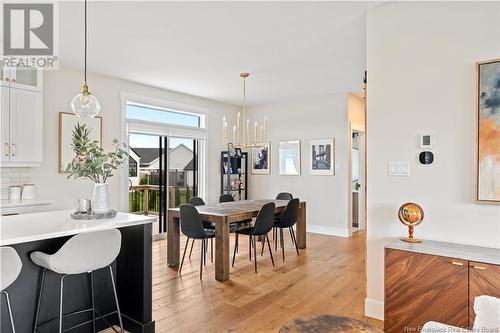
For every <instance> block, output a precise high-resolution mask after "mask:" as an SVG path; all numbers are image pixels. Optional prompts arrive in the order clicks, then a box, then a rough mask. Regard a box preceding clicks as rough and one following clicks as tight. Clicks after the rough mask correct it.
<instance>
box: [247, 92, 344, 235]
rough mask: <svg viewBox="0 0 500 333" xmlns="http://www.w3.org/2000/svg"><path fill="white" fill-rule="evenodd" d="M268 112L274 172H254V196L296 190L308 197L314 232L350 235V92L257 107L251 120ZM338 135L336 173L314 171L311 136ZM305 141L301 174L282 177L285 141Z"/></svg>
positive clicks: (336, 142)
mask: <svg viewBox="0 0 500 333" xmlns="http://www.w3.org/2000/svg"><path fill="white" fill-rule="evenodd" d="M264 115H267V116H268V126H269V131H268V132H269V133H268V134H269V137H268V140H269V141H270V142H271V174H270V175H250V189H249V194H250V197H251V198H274V197H276V195H277V194H278V193H279V192H290V193H292V194H293V195H294V197H298V198H300V199H302V200H305V201H307V225H308V231H312V232H318V233H326V234H332V235H339V236H347V234H348V230H347V204H348V203H347V192H348V164H347V157H348V149H349V143H348V137H349V135H348V133H347V127H348V119H347V94H342V95H340V94H339V95H328V96H321V97H314V98H307V99H300V100H294V101H288V102H284V103H277V104H269V105H261V106H255V107H251V108H250V109H249V112H248V118H249V119H250V123H253V121H254V120H257V121H259V122H261V121H262V119H263V118H264ZM327 138H335V160H336V168H337V170H336V173H335V176H311V175H309V163H310V154H311V150H310V147H309V141H310V140H311V139H327ZM287 140H301V153H302V156H301V168H302V173H301V175H300V176H280V175H279V171H278V167H279V164H278V143H279V141H287Z"/></svg>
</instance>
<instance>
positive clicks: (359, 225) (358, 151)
mask: <svg viewBox="0 0 500 333" xmlns="http://www.w3.org/2000/svg"><path fill="white" fill-rule="evenodd" d="M348 114H349V131H348V133H349V141H348V142H349V143H350V147H349V172H348V174H349V182H348V189H347V191H348V209H349V212H348V217H349V218H348V230H349V235H352V234H353V233H354V232H357V231H360V230H365V229H366V134H365V128H366V125H365V123H366V110H365V98H364V94H363V93H350V94H349V95H348Z"/></svg>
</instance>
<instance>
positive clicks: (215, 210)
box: [167, 200, 306, 281]
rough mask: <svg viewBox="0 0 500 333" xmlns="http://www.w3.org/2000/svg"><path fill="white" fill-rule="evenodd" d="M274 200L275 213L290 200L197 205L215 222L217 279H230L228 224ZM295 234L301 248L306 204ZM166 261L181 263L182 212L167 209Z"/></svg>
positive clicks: (173, 264) (205, 218) (254, 213)
mask: <svg viewBox="0 0 500 333" xmlns="http://www.w3.org/2000/svg"><path fill="white" fill-rule="evenodd" d="M269 202H274V204H275V207H276V208H275V213H282V212H283V211H284V210H285V207H286V205H287V204H288V201H287V200H242V201H234V202H226V203H220V204H216V205H203V206H196V208H197V209H198V212H199V213H200V216H201V219H202V220H203V221H208V222H213V223H215V279H216V280H217V281H227V280H229V261H230V260H229V256H230V248H229V239H230V237H229V225H230V224H231V223H233V222H238V221H242V220H245V219H250V218H254V217H256V216H257V214H258V212H259V210H260V209H261V208H262V206H263V205H264V204H266V203H269ZM295 227H296V237H297V245H298V247H299V249H305V248H306V203H305V202H304V201H301V202H300V205H299V216H298V219H297V224H296V226H295ZM167 264H168V266H169V267H177V268H178V267H179V264H180V211H179V208H170V209H168V224H167Z"/></svg>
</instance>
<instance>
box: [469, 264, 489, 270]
mask: <svg viewBox="0 0 500 333" xmlns="http://www.w3.org/2000/svg"><path fill="white" fill-rule="evenodd" d="M472 267H474V268H475V269H481V270H486V267H484V266H478V265H472Z"/></svg>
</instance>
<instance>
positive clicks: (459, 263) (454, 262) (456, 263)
mask: <svg viewBox="0 0 500 333" xmlns="http://www.w3.org/2000/svg"><path fill="white" fill-rule="evenodd" d="M451 263H452V264H453V265H455V266H463V265H464V263H463V262H460V261H452V262H451Z"/></svg>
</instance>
